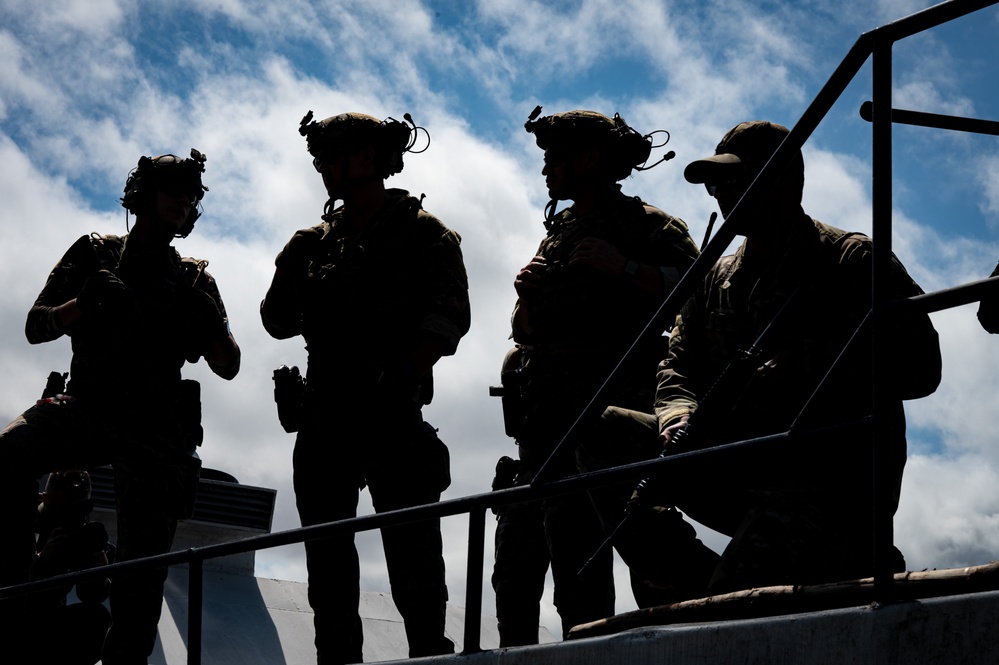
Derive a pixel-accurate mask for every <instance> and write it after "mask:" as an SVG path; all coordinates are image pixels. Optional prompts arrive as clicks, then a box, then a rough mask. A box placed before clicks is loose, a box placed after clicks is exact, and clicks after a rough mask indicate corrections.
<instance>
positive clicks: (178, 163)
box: [121, 148, 208, 238]
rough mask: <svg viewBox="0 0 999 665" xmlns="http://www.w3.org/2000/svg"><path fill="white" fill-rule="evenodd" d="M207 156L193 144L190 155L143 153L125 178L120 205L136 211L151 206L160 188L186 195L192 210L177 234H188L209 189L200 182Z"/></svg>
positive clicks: (196, 219) (170, 192) (183, 236)
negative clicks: (186, 156) (185, 156)
mask: <svg viewBox="0 0 999 665" xmlns="http://www.w3.org/2000/svg"><path fill="white" fill-rule="evenodd" d="M207 159H208V158H207V157H205V155H204V154H203V153H201V152H199V151H198V150H196V149H194V148H191V156H190V157H189V158H187V159H181V158H180V157H177V156H176V155H159V156H158V157H145V156H143V157H140V158H139V164H138V166H136V167H135V168H134V169H132V171H131V173H129V174H128V179H127V180H126V181H125V190H124V191H125V195H124V196H122V197H121V205H122V206H123V207H124V208H125V209H126V210H128V211H129V212H131V213H132V214H133V215H135V214H139V213H141V212H145V211H147V210H149V209H150V207H151V206H152V205H153V202H154V197H155V196H156V192H158V191H161V192H164V193H166V194H170V195H177V194H185V195H187V196H188V198H189V200H190V201H191V212H190V214H188V216H187V221H186V222H185V223H184V226H183V227H182V228H181V229H180V230H179V231H178V232H177V237H179V238H186V237H187V236H188V234H190V233H191V231H192V230H194V223H195V222H196V221H198V218H199V217H200V216H201V210H200V203H201V199H203V198H204V196H205V192H207V191H208V188H207V187H205V186H204V185H203V184H202V183H201V174H202V173H204V172H205V161H206V160H207Z"/></svg>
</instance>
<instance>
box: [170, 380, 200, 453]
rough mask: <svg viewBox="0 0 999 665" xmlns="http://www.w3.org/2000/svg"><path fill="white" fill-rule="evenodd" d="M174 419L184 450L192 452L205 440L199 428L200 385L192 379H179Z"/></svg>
mask: <svg viewBox="0 0 999 665" xmlns="http://www.w3.org/2000/svg"><path fill="white" fill-rule="evenodd" d="M174 417H175V418H176V419H177V423H178V425H180V429H181V432H183V434H184V445H185V450H188V451H193V450H195V449H196V448H197V447H198V446H200V445H201V444H202V443H203V442H204V440H205V430H204V428H203V427H202V426H201V384H200V383H198V382H197V381H195V380H193V379H181V381H180V390H179V391H178V393H177V400H176V401H175V402H174Z"/></svg>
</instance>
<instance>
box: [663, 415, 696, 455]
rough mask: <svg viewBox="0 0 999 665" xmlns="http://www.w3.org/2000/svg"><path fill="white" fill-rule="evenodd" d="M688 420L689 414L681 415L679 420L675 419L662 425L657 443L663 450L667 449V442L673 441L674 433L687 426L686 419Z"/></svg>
mask: <svg viewBox="0 0 999 665" xmlns="http://www.w3.org/2000/svg"><path fill="white" fill-rule="evenodd" d="M688 420H690V416H683V417H682V418H680V420H678V421H676V422H675V423H673V424H672V425H669V426H668V427H664V428H663V430H662V431H661V432H659V443H661V444H662V447H663V449H664V450H667V451H668V450H669V444H670V443H671V442H672V441H673V439H674V437H675V436H676V433H677V432H679V431H680V430H682V429H683V428H684V427H686V426H687V421H688Z"/></svg>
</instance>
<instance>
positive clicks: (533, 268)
mask: <svg viewBox="0 0 999 665" xmlns="http://www.w3.org/2000/svg"><path fill="white" fill-rule="evenodd" d="M547 269H548V262H547V261H545V257H543V256H535V257H534V258H533V259H531V262H530V263H528V264H527V265H526V266H524V267H523V268H522V269H521V270H520V272H519V273H517V278H516V279H515V280H514V281H513V288H515V289H516V290H517V297H519V298H521V299H522V300H530V299H531V296H533V295H534V293H535V291H537V288H538V285H539V284H540V283H541V276H542V275H544V274H545V271H546V270H547Z"/></svg>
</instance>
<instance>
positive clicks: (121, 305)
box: [76, 270, 134, 316]
mask: <svg viewBox="0 0 999 665" xmlns="http://www.w3.org/2000/svg"><path fill="white" fill-rule="evenodd" d="M76 306H77V307H78V308H79V310H80V312H81V313H82V314H83V315H84V316H92V315H95V314H101V315H105V316H106V315H108V314H116V315H120V314H124V313H126V312H128V311H130V310H131V309H133V308H134V303H133V301H132V297H131V294H129V292H128V287H126V286H125V284H124V282H122V281H121V280H120V279H118V276H117V275H115V274H114V273H113V272H111V271H110V270H101V271H99V272H97V273H96V274H95V275H94V276H92V277H91V278H90V279H88V280H87V281H86V282H84V284H83V288H82V289H80V293H79V294H77V296H76Z"/></svg>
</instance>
